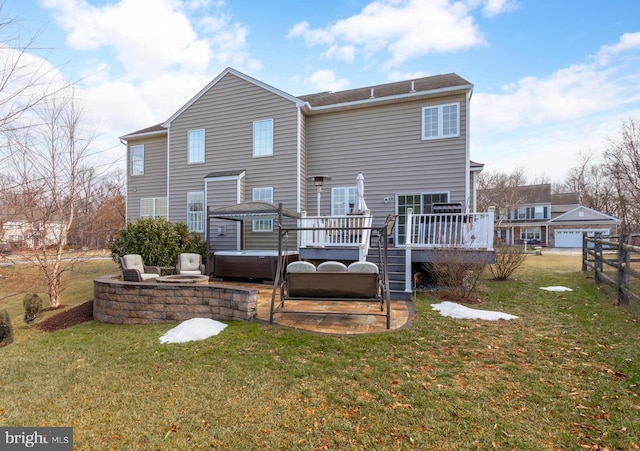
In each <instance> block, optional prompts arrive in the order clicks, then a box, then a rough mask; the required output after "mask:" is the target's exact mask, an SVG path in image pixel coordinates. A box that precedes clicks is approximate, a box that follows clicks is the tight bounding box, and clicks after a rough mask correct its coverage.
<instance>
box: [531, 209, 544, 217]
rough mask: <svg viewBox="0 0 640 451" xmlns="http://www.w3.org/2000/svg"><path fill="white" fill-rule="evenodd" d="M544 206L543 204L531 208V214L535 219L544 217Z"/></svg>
mask: <svg viewBox="0 0 640 451" xmlns="http://www.w3.org/2000/svg"><path fill="white" fill-rule="evenodd" d="M544 210H545V208H544V207H543V206H536V207H534V208H533V216H534V218H535V219H545V215H544Z"/></svg>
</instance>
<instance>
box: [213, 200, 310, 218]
mask: <svg viewBox="0 0 640 451" xmlns="http://www.w3.org/2000/svg"><path fill="white" fill-rule="evenodd" d="M208 214H209V217H210V218H218V219H229V220H232V221H252V220H255V219H278V218H279V217H280V215H282V216H283V217H288V218H296V219H298V218H300V214H299V213H297V212H295V211H293V210H289V209H286V208H284V207H283V206H282V204H280V205H275V204H272V203H269V202H259V201H257V202H244V203H241V204H234V205H227V206H225V207H218V208H214V209H209V212H208Z"/></svg>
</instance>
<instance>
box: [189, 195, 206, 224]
mask: <svg viewBox="0 0 640 451" xmlns="http://www.w3.org/2000/svg"><path fill="white" fill-rule="evenodd" d="M187 227H188V228H189V231H190V232H198V233H202V232H204V192H202V191H197V192H191V193H187Z"/></svg>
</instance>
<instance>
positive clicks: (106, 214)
mask: <svg viewBox="0 0 640 451" xmlns="http://www.w3.org/2000/svg"><path fill="white" fill-rule="evenodd" d="M125 186H126V184H125V181H124V174H123V173H122V172H121V171H114V172H111V173H108V174H106V175H103V176H98V175H97V173H96V170H95V168H88V169H85V170H83V171H81V173H80V181H79V187H80V190H79V196H78V201H77V209H76V220H75V221H74V223H73V225H72V227H71V228H70V230H69V244H70V245H74V246H76V247H79V248H94V249H104V248H107V247H109V245H110V243H111V242H112V241H113V240H114V239H115V237H116V235H117V232H118V231H120V230H122V229H123V228H124V226H125V223H126V213H125V194H124V187H125Z"/></svg>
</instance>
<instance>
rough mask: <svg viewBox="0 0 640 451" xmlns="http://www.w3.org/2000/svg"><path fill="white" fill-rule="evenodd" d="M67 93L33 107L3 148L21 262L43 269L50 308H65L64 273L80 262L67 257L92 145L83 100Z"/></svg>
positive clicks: (6, 203) (6, 197)
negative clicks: (84, 121)
mask: <svg viewBox="0 0 640 451" xmlns="http://www.w3.org/2000/svg"><path fill="white" fill-rule="evenodd" d="M67 94H68V95H67V96H64V97H63V96H58V97H55V98H49V99H47V100H46V101H43V102H41V103H40V105H39V106H38V108H34V109H33V114H31V117H30V121H29V123H28V125H27V126H24V127H19V128H16V129H14V130H13V131H12V132H11V133H8V134H7V137H8V139H7V146H6V148H5V149H4V150H5V152H4V167H5V169H7V170H8V172H7V173H5V179H9V180H11V181H12V182H13V185H12V186H11V189H10V190H8V191H7V192H4V193H2V194H3V199H2V204H3V205H4V206H5V207H7V210H8V209H10V210H11V211H12V212H13V215H14V217H13V218H11V219H13V222H14V223H15V224H22V225H23V226H22V240H21V241H22V243H23V246H22V249H21V251H20V258H21V259H22V260H26V261H27V262H31V263H34V264H36V265H37V267H38V268H39V269H40V271H41V273H42V275H43V277H44V280H45V284H46V287H47V295H48V297H49V302H50V305H51V307H58V306H60V305H61V299H62V297H61V292H62V275H63V273H64V272H65V271H67V270H68V269H69V268H70V267H71V266H72V265H73V264H74V263H75V261H76V260H75V259H70V260H67V259H65V258H64V257H66V255H65V248H66V245H67V239H68V236H69V231H70V229H71V227H72V225H73V223H74V220H75V219H76V209H77V205H78V199H79V197H80V194H81V190H80V187H81V184H80V182H81V181H82V175H83V174H85V173H86V171H87V169H86V168H84V167H83V163H84V161H85V160H86V158H87V156H88V155H89V149H90V147H91V145H92V142H93V137H92V136H91V135H89V134H88V133H86V132H85V131H84V130H83V129H82V128H81V119H82V109H81V108H80V107H79V102H78V101H77V100H76V99H75V97H74V95H73V91H72V90H69V91H68V92H67ZM24 224H28V226H25V225H24Z"/></svg>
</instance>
